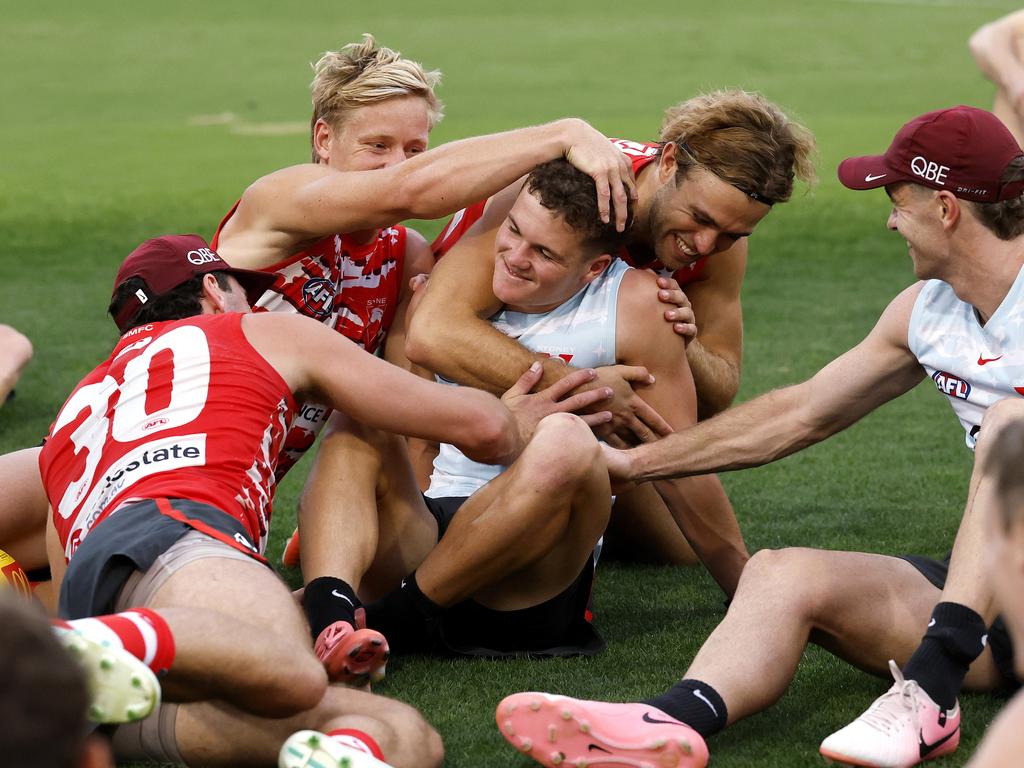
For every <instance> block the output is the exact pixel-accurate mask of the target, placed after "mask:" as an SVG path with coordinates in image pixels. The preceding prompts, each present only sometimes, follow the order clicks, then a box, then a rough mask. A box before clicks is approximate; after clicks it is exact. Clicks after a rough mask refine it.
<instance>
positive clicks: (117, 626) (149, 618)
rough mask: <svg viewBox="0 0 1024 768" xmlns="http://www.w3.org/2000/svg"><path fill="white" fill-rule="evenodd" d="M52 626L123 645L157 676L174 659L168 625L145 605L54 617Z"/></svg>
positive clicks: (113, 645)
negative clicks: (72, 617) (89, 615)
mask: <svg viewBox="0 0 1024 768" xmlns="http://www.w3.org/2000/svg"><path fill="white" fill-rule="evenodd" d="M53 625H54V626H56V627H61V628H63V629H74V630H76V631H78V632H81V633H82V634H83V635H85V636H86V637H88V638H90V639H92V640H95V641H96V642H99V643H103V644H105V645H109V646H112V647H114V648H123V649H124V650H126V651H128V653H130V654H131V655H132V656H134V657H135V658H137V659H139V660H141V661H142V662H143V663H145V664H146V666H148V667H149V668H150V669H151V670H153V672H155V673H156V674H158V675H159V674H162V673H164V672H166V671H167V670H168V669H170V668H171V662H173V661H174V635H172V634H171V628H170V627H169V626H168V625H167V622H166V621H164V619H163V617H162V616H160V614H158V613H155V612H154V611H151V610H149V609H148V608H131V609H129V610H127V611H123V612H121V613H113V614H109V615H107V616H94V617H92V618H88V619H75V620H74V621H64V620H63V619H54V620H53Z"/></svg>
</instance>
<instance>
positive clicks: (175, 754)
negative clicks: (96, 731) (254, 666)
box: [111, 530, 252, 765]
mask: <svg viewBox="0 0 1024 768" xmlns="http://www.w3.org/2000/svg"><path fill="white" fill-rule="evenodd" d="M210 557H216V558H221V559H225V560H242V561H243V562H252V558H251V557H249V556H248V555H245V554H243V553H242V552H239V551H238V550H237V549H235V548H234V547H231V546H229V545H227V544H225V543H223V542H221V541H217V540H216V539H212V538H210V537H209V536H207V535H206V534H205V533H200V532H199V531H194V530H193V531H188V532H187V533H186V534H185V535H184V536H182V537H181V538H180V539H178V540H177V541H176V542H174V544H172V545H171V546H170V548H169V549H168V550H167V551H166V552H164V553H163V554H162V555H160V556H159V557H157V558H156V560H154V561H153V564H152V565H151V566H150V567H149V568H148V569H147V570H146V571H144V572H143V571H133V572H132V574H131V575H130V576H129V577H128V579H127V580H126V581H125V583H124V586H123V587H122V588H121V592H120V593H119V594H118V596H117V599H116V600H115V602H114V611H115V612H120V611H126V610H128V609H129V608H131V607H133V606H140V605H147V604H149V602H150V601H151V600H152V599H153V596H154V595H155V594H156V592H157V590H159V589H160V587H162V586H163V585H164V583H165V582H166V581H167V580H168V579H169V578H170V577H171V576H173V575H174V574H175V573H177V572H178V571H180V570H181V569H182V568H184V567H185V566H186V565H189V564H190V563H194V562H196V561H197V560H204V559H206V558H210ZM177 718H178V705H177V704H170V703H162V704H160V706H158V707H157V708H156V710H155V711H154V712H153V714H151V715H150V716H149V717H147V718H146V719H145V720H140V721H138V722H135V723H128V724H127V725H122V726H119V727H117V728H116V729H115V730H114V731H113V735H112V737H111V741H112V744H113V747H114V754H115V756H116V757H117V759H118V760H123V761H135V762H146V761H155V762H161V763H180V764H182V765H184V763H185V760H184V759H183V758H182V755H181V752H180V751H179V749H178V742H177V739H176V737H175V726H176V723H177Z"/></svg>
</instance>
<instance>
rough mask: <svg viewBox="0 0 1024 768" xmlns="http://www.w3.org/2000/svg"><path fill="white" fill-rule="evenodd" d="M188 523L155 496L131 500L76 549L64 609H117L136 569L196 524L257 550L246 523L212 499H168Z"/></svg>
mask: <svg viewBox="0 0 1024 768" xmlns="http://www.w3.org/2000/svg"><path fill="white" fill-rule="evenodd" d="M167 501H168V502H170V504H171V505H172V507H173V509H174V511H175V512H178V513H180V515H181V516H182V517H183V518H187V519H188V520H190V521H192V522H193V525H189V524H188V523H187V522H183V521H182V520H176V519H174V518H172V517H169V516H168V515H165V514H163V513H162V512H160V510H159V508H158V506H157V502H156V500H153V499H145V500H143V501H138V502H134V503H131V504H126V505H125V506H123V507H121V508H120V509H118V510H117V511H116V512H115V513H114V514H113V515H111V516H110V517H108V518H107V519H106V520H104V521H102V522H101V523H100V524H99V525H97V526H96V528H94V529H93V530H92V531H90V532H89V535H88V536H86V537H85V540H84V541H83V542H82V544H81V545H80V546H79V547H78V549H77V550H75V554H74V556H73V557H72V558H71V562H70V563H69V564H68V569H67V572H66V573H65V574H64V582H63V584H61V588H60V606H59V609H58V612H59V615H60V616H61V617H62V618H65V619H81V618H85V617H87V616H101V615H103V614H106V613H111V612H113V610H114V602H115V601H116V599H117V595H118V593H119V592H120V591H121V588H122V587H123V586H124V584H125V582H126V581H127V580H128V577H129V576H131V575H132V572H134V571H146V570H148V569H149V567H150V566H151V565H153V563H154V562H155V561H156V559H157V558H158V557H160V555H162V554H163V553H164V552H166V551H167V550H168V549H170V547H171V546H172V545H173V544H174V543H175V542H177V541H178V539H180V538H181V537H182V536H184V535H185V534H186V533H188V532H189V531H191V530H195V529H197V528H198V529H201V528H207V530H206V531H202V530H201V532H202V533H208V532H211V531H212V533H213V534H214V535H216V537H217V538H218V539H223V538H225V537H226V538H227V539H233V540H235V541H239V540H241V542H243V543H245V545H246V546H247V547H251V548H252V552H251V553H249V552H247V553H246V554H251V555H252V557H253V559H255V560H257V561H260V562H263V563H266V560H264V559H263V558H262V557H260V556H259V555H257V554H256V548H255V547H254V546H253V545H252V542H251V541H249V535H248V533H247V532H246V531H245V529H244V528H243V527H242V524H241V523H240V522H239V521H238V520H236V519H235V518H233V517H232V516H231V515H229V514H227V513H226V512H223V511H221V510H219V509H217V508H216V507H211V506H209V505H208V504H200V503H198V502H195V501H188V500H187V499H168V500H167Z"/></svg>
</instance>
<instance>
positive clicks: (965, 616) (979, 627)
mask: <svg viewBox="0 0 1024 768" xmlns="http://www.w3.org/2000/svg"><path fill="white" fill-rule="evenodd" d="M987 634H988V627H986V626H985V620H984V619H983V618H982V617H981V616H980V615H979V614H978V613H977V612H976V611H974V610H973V609H971V608H968V607H967V606H966V605H961V604H960V603H939V604H938V605H936V606H935V610H933V611H932V620H931V621H930V622H929V626H928V629H927V630H926V631H925V633H924V636H925V638H934V639H935V640H938V641H939V643H940V644H941V645H942V648H943V649H944V650H945V651H946V653H948V654H949V655H950V656H951V657H952V658H954V659H956V660H957V661H959V662H960V663H962V664H966V665H970V663H971V662H973V661H974V660H975V659H976V658H978V657H979V656H980V655H981V652H982V651H984V650H985V644H984V643H985V641H984V638H985V635H987Z"/></svg>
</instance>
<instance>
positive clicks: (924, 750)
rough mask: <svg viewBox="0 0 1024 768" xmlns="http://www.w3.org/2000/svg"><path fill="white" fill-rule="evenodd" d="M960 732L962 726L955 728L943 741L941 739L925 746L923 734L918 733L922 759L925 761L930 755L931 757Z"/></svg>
mask: <svg viewBox="0 0 1024 768" xmlns="http://www.w3.org/2000/svg"><path fill="white" fill-rule="evenodd" d="M959 730H960V726H959V725H958V726H957V727H956V728H954V729H953V730H952V731H950V732H949V733H947V734H946V735H945V736H943V737H942V738H941V739H939V740H938V741H935V742H933V743H931V744H925V742H924V736H922V735H921V733H920V732H918V734H917V741H918V751H919V752H920V753H921V759H922V760H924V759H925V758H926V757H928V755H930V754H931V753H932V752H934V751H935V750H936V749H938V748H939V747H941V746H942V745H943V744H945V743H946V742H947V741H949V740H950V739H952V738H953V737H954V736H955V735H956V732H957V731H959Z"/></svg>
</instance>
